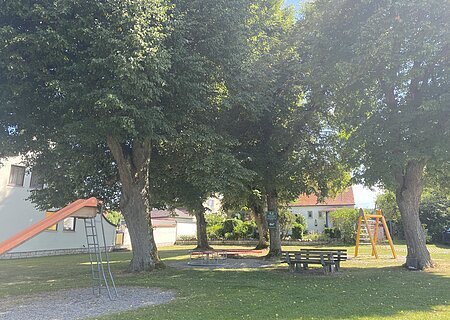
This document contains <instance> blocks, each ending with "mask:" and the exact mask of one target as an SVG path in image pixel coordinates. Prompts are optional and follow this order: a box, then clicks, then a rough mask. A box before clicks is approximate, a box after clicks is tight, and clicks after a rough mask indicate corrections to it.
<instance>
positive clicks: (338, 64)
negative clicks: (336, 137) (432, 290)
mask: <svg viewBox="0 0 450 320" xmlns="http://www.w3.org/2000/svg"><path fill="white" fill-rule="evenodd" d="M449 13H450V3H449V2H448V1H435V0H419V1H406V0H401V1H387V0H383V1H379V0H376V1H375V0H374V1H356V2H355V1H349V0H339V1H328V0H318V1H315V2H314V3H312V4H310V5H309V7H308V10H306V14H305V18H304V21H303V22H304V25H303V27H304V29H302V31H303V34H304V35H305V39H306V40H305V41H306V43H307V44H308V45H309V48H310V62H311V70H312V74H311V76H312V77H311V79H312V83H314V88H313V89H312V90H313V93H314V97H315V99H316V100H317V101H319V102H320V103H323V104H328V105H330V106H332V107H333V108H334V114H335V115H336V117H337V118H338V120H339V124H340V129H341V133H342V137H343V138H344V140H346V142H347V146H348V150H349V151H350V153H349V154H348V155H347V156H349V158H351V159H352V161H353V165H354V166H355V167H356V169H355V176H356V177H357V178H359V180H360V181H363V182H364V183H366V184H367V185H373V184H377V183H379V184H382V185H383V186H385V187H386V188H387V189H391V190H394V191H395V194H396V201H397V204H398V207H399V209H400V213H401V218H402V221H403V224H404V229H405V238H406V243H407V247H408V255H407V258H406V266H407V267H409V268H414V269H423V268H426V267H430V266H432V265H433V261H432V260H431V257H430V254H429V252H428V250H427V247H426V244H425V234H424V232H423V228H422V225H421V223H420V220H419V201H420V197H421V193H422V189H423V180H424V179H423V177H424V172H425V171H426V170H427V168H436V167H442V165H443V164H445V163H448V162H449V145H450V138H449V128H450V123H449V122H450V108H449V102H450V94H449V92H450V83H449V76H450V72H449V68H448V67H449V63H450V59H449V57H450V51H449V50H450V31H449V30H450V14H449ZM447 168H448V167H447ZM447 175H448V173H447Z"/></svg>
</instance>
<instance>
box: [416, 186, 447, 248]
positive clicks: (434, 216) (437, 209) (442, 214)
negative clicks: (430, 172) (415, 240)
mask: <svg viewBox="0 0 450 320" xmlns="http://www.w3.org/2000/svg"><path fill="white" fill-rule="evenodd" d="M419 215H420V221H421V222H422V223H423V224H424V226H425V228H426V230H427V240H428V241H429V242H433V243H442V242H443V241H442V240H443V239H442V232H444V230H445V229H446V228H447V227H448V226H449V224H450V200H449V199H448V197H447V196H446V195H445V194H443V193H440V192H437V191H435V190H433V191H432V192H429V193H426V194H424V196H423V197H422V201H421V202H420V209H419Z"/></svg>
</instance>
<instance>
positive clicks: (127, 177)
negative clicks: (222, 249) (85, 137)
mask: <svg viewBox="0 0 450 320" xmlns="http://www.w3.org/2000/svg"><path fill="white" fill-rule="evenodd" d="M107 142H108V147H109V148H110V150H111V153H112V155H113V157H114V160H115V161H116V164H117V168H118V171H119V177H120V182H121V184H122V190H121V191H122V194H121V197H120V209H121V211H122V214H123V216H124V218H125V222H126V223H127V227H128V232H129V233H130V240H131V246H132V250H133V251H132V252H133V258H132V259H131V262H130V265H129V268H128V270H129V271H130V272H141V271H151V270H153V269H155V267H160V266H162V265H163V264H162V262H161V260H160V259H159V256H158V250H157V248H156V243H155V239H154V237H153V228H152V223H151V217H150V212H151V208H150V201H149V200H150V199H149V170H150V169H149V167H150V149H151V143H150V141H133V144H132V146H131V147H130V145H129V144H127V145H124V144H121V143H120V142H119V141H118V140H117V139H115V138H114V137H108V139H107Z"/></svg>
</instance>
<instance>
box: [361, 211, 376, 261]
mask: <svg viewBox="0 0 450 320" xmlns="http://www.w3.org/2000/svg"><path fill="white" fill-rule="evenodd" d="M361 210H362V209H361ZM364 223H365V224H366V228H367V233H368V234H369V238H370V243H371V244H372V251H373V253H374V255H375V258H377V259H378V253H377V248H376V246H375V243H374V242H373V236H372V233H371V232H370V226H369V222H368V221H367V217H366V215H364Z"/></svg>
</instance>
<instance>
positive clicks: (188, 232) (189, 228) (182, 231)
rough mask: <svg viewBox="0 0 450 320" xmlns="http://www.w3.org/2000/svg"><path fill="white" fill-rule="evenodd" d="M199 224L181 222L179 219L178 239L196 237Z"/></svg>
mask: <svg viewBox="0 0 450 320" xmlns="http://www.w3.org/2000/svg"><path fill="white" fill-rule="evenodd" d="M196 236H197V224H196V223H195V221H181V220H178V219H177V238H179V237H196Z"/></svg>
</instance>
